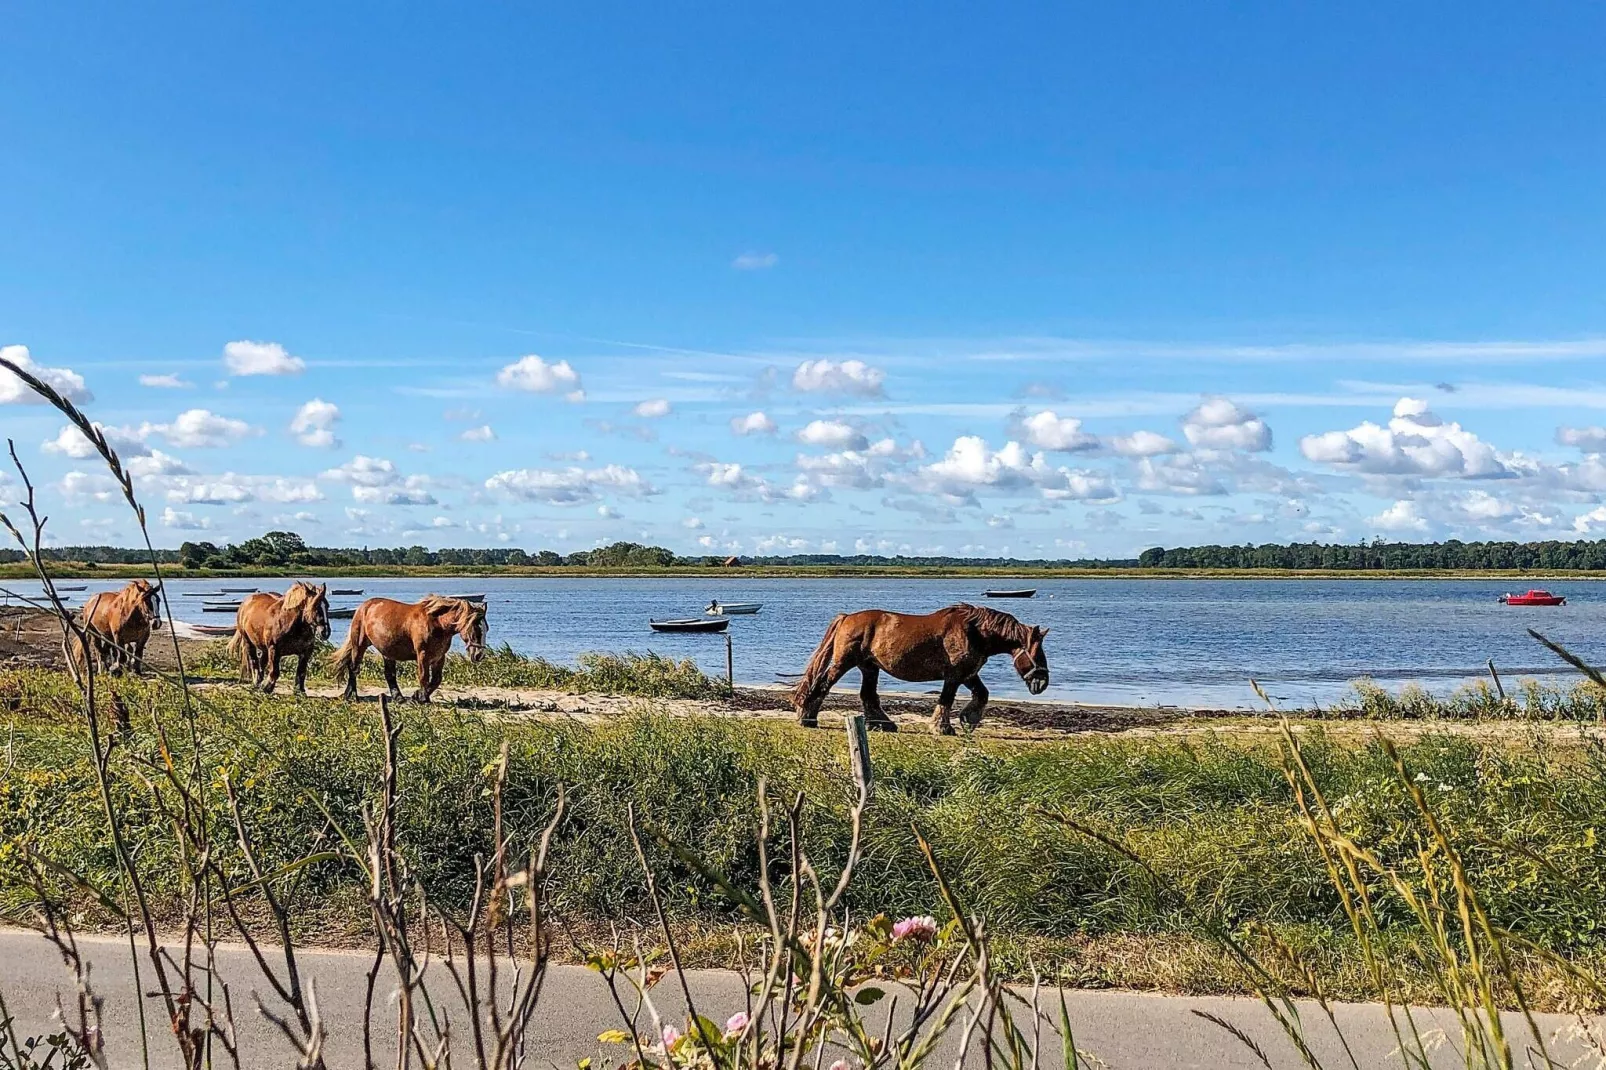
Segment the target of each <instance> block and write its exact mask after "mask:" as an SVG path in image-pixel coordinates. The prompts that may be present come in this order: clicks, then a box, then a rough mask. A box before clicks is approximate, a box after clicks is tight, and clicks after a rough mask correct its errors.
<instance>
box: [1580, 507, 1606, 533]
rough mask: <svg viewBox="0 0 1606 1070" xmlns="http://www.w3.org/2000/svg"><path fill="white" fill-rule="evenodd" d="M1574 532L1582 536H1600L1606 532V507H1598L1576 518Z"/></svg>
mask: <svg viewBox="0 0 1606 1070" xmlns="http://www.w3.org/2000/svg"><path fill="white" fill-rule="evenodd" d="M1573 530H1574V531H1576V532H1577V533H1578V534H1580V535H1600V534H1602V533H1603V532H1606V505H1598V506H1596V507H1595V508H1593V509H1591V510H1590V511H1589V512H1587V513H1581V514H1579V515H1578V516H1576V517H1574V518H1573Z"/></svg>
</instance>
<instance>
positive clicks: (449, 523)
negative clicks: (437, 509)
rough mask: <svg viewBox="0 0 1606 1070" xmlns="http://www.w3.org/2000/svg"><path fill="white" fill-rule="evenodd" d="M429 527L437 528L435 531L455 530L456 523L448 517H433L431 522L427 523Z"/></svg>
mask: <svg viewBox="0 0 1606 1070" xmlns="http://www.w3.org/2000/svg"><path fill="white" fill-rule="evenodd" d="M429 526H430V527H432V528H437V529H439V528H455V527H457V521H455V520H453V519H452V518H451V517H449V516H437V517H435V518H434V519H433V520H431V521H430V522H429Z"/></svg>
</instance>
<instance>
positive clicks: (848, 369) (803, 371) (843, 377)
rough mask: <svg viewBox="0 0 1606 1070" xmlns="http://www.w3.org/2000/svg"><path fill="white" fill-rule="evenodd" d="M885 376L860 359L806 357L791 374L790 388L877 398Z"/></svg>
mask: <svg viewBox="0 0 1606 1070" xmlns="http://www.w3.org/2000/svg"><path fill="white" fill-rule="evenodd" d="M886 378H887V375H886V373H885V372H883V371H882V370H881V369H880V368H872V367H871V366H870V365H868V364H866V363H865V362H864V361H862V360H844V361H841V362H838V361H834V360H823V359H822V360H805V361H804V362H803V363H801V364H799V365H798V366H797V370H796V371H794V372H793V373H792V387H793V389H795V390H803V391H808V392H810V393H836V394H857V395H859V396H861V397H879V396H880V395H881V393H882V390H881V384H882V383H884V382H885V381H886Z"/></svg>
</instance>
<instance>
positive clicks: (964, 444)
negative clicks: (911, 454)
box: [913, 435, 1121, 503]
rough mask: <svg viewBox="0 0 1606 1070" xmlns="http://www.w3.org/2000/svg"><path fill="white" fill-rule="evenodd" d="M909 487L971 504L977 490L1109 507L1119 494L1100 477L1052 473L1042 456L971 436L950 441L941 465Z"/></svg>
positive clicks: (1086, 473) (933, 466)
mask: <svg viewBox="0 0 1606 1070" xmlns="http://www.w3.org/2000/svg"><path fill="white" fill-rule="evenodd" d="M913 484H914V485H915V486H916V487H918V488H920V489H925V490H930V491H935V492H937V493H940V494H943V495H946V496H947V497H948V498H949V499H950V500H953V501H955V502H956V503H957V502H973V501H975V493H976V491H977V490H980V489H984V488H985V489H991V490H998V491H1014V490H1024V489H1028V488H1035V489H1037V490H1039V491H1040V492H1041V493H1042V495H1043V497H1045V498H1048V499H1051V500H1056V501H1089V502H1107V501H1115V500H1117V499H1119V498H1120V496H1121V495H1120V492H1119V491H1118V490H1116V488H1115V485H1114V484H1113V483H1112V482H1111V481H1110V478H1109V477H1108V476H1107V475H1105V474H1104V473H1102V472H1091V471H1085V470H1081V469H1070V468H1054V467H1051V466H1050V465H1049V464H1048V462H1047V461H1045V460H1044V459H1043V455H1042V454H1041V453H1031V452H1029V451H1028V450H1027V449H1026V448H1025V447H1024V446H1022V445H1021V444H1020V443H1019V442H1015V441H1010V442H1006V443H1004V445H1003V446H1002V447H1001V448H1000V449H998V450H993V449H991V448H989V447H988V445H987V443H986V441H985V440H983V439H981V438H979V437H977V436H975V435H964V436H961V437H959V438H956V439H954V444H953V446H952V448H950V449H949V450H948V452H947V453H946V454H944V455H943V457H942V459H941V460H939V461H936V462H934V463H932V464H929V465H926V466H925V467H923V468H921V469H920V470H919V472H918V473H917V475H916V477H915V479H914V480H913Z"/></svg>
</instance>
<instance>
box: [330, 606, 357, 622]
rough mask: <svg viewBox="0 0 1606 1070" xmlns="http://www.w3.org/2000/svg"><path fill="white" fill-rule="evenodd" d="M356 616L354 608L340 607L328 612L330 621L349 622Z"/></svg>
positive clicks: (355, 608)
mask: <svg viewBox="0 0 1606 1070" xmlns="http://www.w3.org/2000/svg"><path fill="white" fill-rule="evenodd" d="M356 615H357V607H356V606H341V607H339V608H336V609H331V610H330V611H329V619H330V620H350V619H351V618H352V617H354V616H356Z"/></svg>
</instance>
